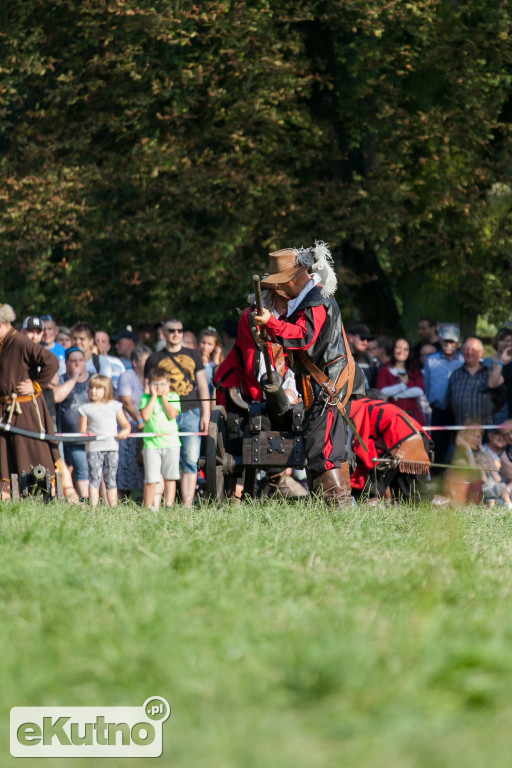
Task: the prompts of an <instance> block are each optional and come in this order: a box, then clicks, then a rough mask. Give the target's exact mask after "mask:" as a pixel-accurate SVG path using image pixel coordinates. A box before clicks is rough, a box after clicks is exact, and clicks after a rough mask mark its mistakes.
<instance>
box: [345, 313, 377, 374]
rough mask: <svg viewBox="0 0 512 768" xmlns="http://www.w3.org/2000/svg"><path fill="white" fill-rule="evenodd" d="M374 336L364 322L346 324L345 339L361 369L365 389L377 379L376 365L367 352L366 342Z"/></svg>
mask: <svg viewBox="0 0 512 768" xmlns="http://www.w3.org/2000/svg"><path fill="white" fill-rule="evenodd" d="M374 338H375V337H374V336H373V335H372V334H371V333H370V329H369V328H368V326H367V325H365V324H364V323H350V324H349V325H347V339H348V343H349V344H350V350H351V352H352V354H353V356H354V360H355V361H356V363H357V364H358V366H359V367H360V369H361V370H362V372H363V374H364V378H365V382H366V389H371V388H372V387H374V386H375V382H376V380H377V366H376V364H375V363H374V362H373V360H372V358H371V357H370V355H369V354H368V342H369V341H370V339H374Z"/></svg>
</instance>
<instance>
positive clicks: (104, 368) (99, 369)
mask: <svg viewBox="0 0 512 768" xmlns="http://www.w3.org/2000/svg"><path fill="white" fill-rule="evenodd" d="M95 335H96V330H95V328H94V326H93V325H91V323H86V322H78V323H75V325H74V326H73V327H72V329H71V340H72V344H73V346H74V347H78V349H81V350H82V352H83V353H84V357H85V370H86V371H88V372H89V373H90V374H91V375H92V376H94V375H95V374H96V373H101V374H102V376H108V377H109V378H110V379H111V378H112V365H111V364H110V362H109V359H108V357H105V355H98V354H96V352H95V351H94V346H95V344H96V341H95Z"/></svg>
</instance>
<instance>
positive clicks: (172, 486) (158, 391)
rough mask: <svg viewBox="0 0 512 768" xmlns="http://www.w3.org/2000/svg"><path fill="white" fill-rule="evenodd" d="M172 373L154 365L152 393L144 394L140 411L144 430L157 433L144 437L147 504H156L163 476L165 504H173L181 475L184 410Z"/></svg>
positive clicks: (150, 382)
mask: <svg viewBox="0 0 512 768" xmlns="http://www.w3.org/2000/svg"><path fill="white" fill-rule="evenodd" d="M169 380H170V374H169V372H168V371H166V370H165V368H154V369H153V370H152V371H151V373H150V375H149V395H146V394H144V395H142V398H141V401H140V405H139V411H140V415H141V416H142V418H143V419H144V422H145V424H144V432H156V433H158V436H157V437H145V438H144V447H143V449H142V456H143V460H144V504H145V506H146V507H150V508H153V507H154V501H155V491H156V487H157V484H158V483H159V482H160V477H161V476H162V475H163V478H164V489H165V504H166V506H168V507H170V506H172V504H173V503H174V499H175V498H176V481H177V480H179V477H180V445H181V443H180V438H179V435H178V424H177V422H176V416H177V415H178V414H179V413H180V411H181V406H180V398H179V395H177V394H176V392H171V391H170V388H169Z"/></svg>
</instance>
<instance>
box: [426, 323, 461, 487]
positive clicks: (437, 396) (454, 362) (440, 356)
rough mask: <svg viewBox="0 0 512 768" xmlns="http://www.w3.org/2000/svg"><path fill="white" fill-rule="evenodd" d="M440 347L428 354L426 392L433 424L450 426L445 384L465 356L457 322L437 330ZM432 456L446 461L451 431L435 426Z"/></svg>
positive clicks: (440, 460)
mask: <svg viewBox="0 0 512 768" xmlns="http://www.w3.org/2000/svg"><path fill="white" fill-rule="evenodd" d="M439 338H440V339H441V351H440V352H434V354H432V355H429V356H428V357H427V359H426V361H425V371H424V374H423V376H424V381H425V394H426V396H427V399H428V401H429V403H430V405H431V406H432V426H434V427H449V426H453V424H454V423H455V422H454V418H453V413H452V410H451V408H450V404H449V402H448V385H449V382H450V376H451V375H452V373H453V372H454V371H457V370H458V369H459V368H462V366H463V365H464V357H463V355H462V353H461V351H460V349H459V341H460V330H459V328H458V326H456V325H452V324H449V325H444V326H443V327H441V329H440V330H439ZM432 437H433V440H434V446H435V447H434V452H435V460H436V463H437V464H446V463H447V462H448V459H449V454H450V451H451V447H452V434H451V433H450V431H449V430H446V431H442V430H439V431H437V430H435V431H434V433H433V435H432ZM442 471H443V470H439V468H438V469H436V468H434V467H433V468H432V474H433V475H435V474H441V472H442Z"/></svg>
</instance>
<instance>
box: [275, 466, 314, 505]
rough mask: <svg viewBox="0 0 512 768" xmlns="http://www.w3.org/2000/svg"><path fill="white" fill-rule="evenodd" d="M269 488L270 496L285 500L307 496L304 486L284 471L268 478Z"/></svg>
mask: <svg viewBox="0 0 512 768" xmlns="http://www.w3.org/2000/svg"><path fill="white" fill-rule="evenodd" d="M269 487H270V492H271V494H272V495H274V494H276V495H278V496H283V497H284V498H285V499H300V498H303V497H304V496H308V495H309V494H308V492H307V491H306V489H305V488H304V486H302V485H301V484H300V483H299V482H298V480H295V478H294V477H291V476H290V475H287V474H286V472H285V471H283V472H279V474H278V475H272V476H271V477H270V478H269Z"/></svg>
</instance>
